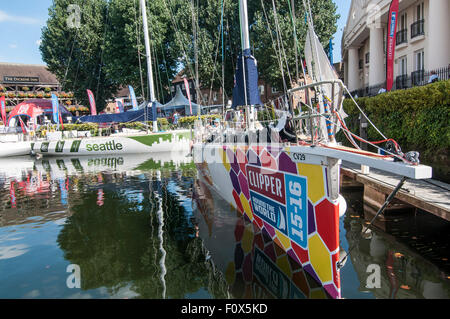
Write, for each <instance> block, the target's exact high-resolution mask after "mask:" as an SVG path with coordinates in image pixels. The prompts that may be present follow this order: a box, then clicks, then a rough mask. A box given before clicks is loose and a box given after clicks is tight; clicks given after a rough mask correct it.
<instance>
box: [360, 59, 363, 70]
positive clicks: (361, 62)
mask: <svg viewBox="0 0 450 319" xmlns="http://www.w3.org/2000/svg"><path fill="white" fill-rule="evenodd" d="M362 68H363V60H362V59H360V60H359V69H360V70H362Z"/></svg>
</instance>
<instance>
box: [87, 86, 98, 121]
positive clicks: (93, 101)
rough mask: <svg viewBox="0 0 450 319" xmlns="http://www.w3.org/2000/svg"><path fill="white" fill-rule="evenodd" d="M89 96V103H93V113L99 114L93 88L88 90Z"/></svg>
mask: <svg viewBox="0 0 450 319" xmlns="http://www.w3.org/2000/svg"><path fill="white" fill-rule="evenodd" d="M86 91H87V94H88V97H89V104H91V115H97V108H96V106H95V99H94V93H92V91H91V90H86Z"/></svg>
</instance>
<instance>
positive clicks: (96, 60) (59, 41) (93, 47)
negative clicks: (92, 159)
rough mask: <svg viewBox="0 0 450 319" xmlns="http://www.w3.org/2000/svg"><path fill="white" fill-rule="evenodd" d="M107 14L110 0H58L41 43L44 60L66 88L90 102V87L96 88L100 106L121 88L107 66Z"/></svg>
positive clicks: (54, 2) (44, 30)
mask: <svg viewBox="0 0 450 319" xmlns="http://www.w3.org/2000/svg"><path fill="white" fill-rule="evenodd" d="M78 8H79V9H78ZM107 17H108V2H107V1H106V0H55V1H53V4H52V6H51V7H50V8H49V18H48V20H47V24H46V26H45V27H44V28H43V30H42V37H41V39H42V44H41V46H40V51H41V54H42V59H43V61H44V62H45V63H46V64H47V66H48V68H49V70H50V71H51V72H52V73H54V74H55V75H56V76H57V78H58V80H59V81H60V83H61V85H62V88H63V90H65V91H72V92H74V95H75V97H76V99H77V100H78V101H80V102H81V103H83V104H85V105H88V103H89V102H88V97H87V93H86V90H87V89H90V90H92V92H93V93H94V95H95V99H96V105H97V109H98V110H102V109H103V108H104V107H105V104H106V103H105V101H106V100H107V99H109V98H111V97H112V94H113V93H114V92H115V91H116V90H117V88H118V83H117V82H116V81H114V79H112V78H110V77H109V76H108V75H107V74H106V72H105V69H104V62H103V61H104V47H105V41H104V39H105V37H104V34H105V31H106V29H105V26H106V25H107Z"/></svg>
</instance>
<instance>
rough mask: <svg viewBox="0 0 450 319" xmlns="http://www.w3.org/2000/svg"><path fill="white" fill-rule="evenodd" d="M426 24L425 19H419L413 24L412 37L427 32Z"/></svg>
mask: <svg viewBox="0 0 450 319" xmlns="http://www.w3.org/2000/svg"><path fill="white" fill-rule="evenodd" d="M424 24H425V20H418V21H416V22H414V23H413V24H411V39H413V38H415V37H417V36H419V35H424V34H425V29H424Z"/></svg>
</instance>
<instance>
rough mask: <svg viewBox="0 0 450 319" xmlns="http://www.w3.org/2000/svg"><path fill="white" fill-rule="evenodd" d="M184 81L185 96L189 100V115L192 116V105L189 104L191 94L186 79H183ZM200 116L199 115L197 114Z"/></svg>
mask: <svg viewBox="0 0 450 319" xmlns="http://www.w3.org/2000/svg"><path fill="white" fill-rule="evenodd" d="M183 80H184V86H185V87H186V94H187V97H188V100H189V110H190V111H191V113H190V114H191V115H192V103H191V92H190V90H189V83H188V80H187V79H186V78H184V79H183ZM197 115H200V114H197Z"/></svg>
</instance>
